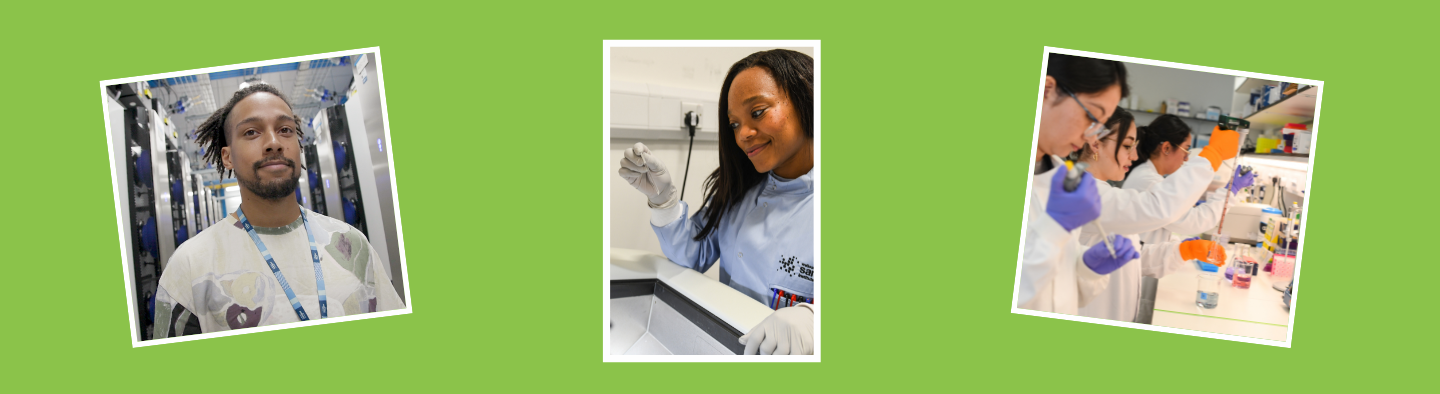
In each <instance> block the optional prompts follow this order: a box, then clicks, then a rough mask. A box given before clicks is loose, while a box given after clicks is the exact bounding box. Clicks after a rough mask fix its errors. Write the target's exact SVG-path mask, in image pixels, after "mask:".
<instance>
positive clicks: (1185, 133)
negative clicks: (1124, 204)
mask: <svg viewBox="0 0 1440 394" xmlns="http://www.w3.org/2000/svg"><path fill="white" fill-rule="evenodd" d="M1137 134H1138V135H1137V136H1136V137H1138V138H1140V146H1139V147H1138V148H1139V149H1138V150H1139V151H1140V160H1136V161H1135V165H1134V167H1130V168H1131V169H1132V170H1133V169H1134V168H1135V167H1139V166H1140V164H1143V163H1145V162H1147V161H1150V156H1151V155H1153V154H1155V151H1157V150H1159V149H1160V144H1161V143H1164V142H1169V143H1170V147H1172V148H1179V147H1180V144H1184V143H1185V140H1188V139H1190V125H1187V124H1185V121H1183V120H1180V117H1179V116H1175V115H1170V114H1165V115H1160V117H1158V118H1155V120H1153V121H1150V125H1149V126H1145V127H1141V128H1140V130H1139V132H1138V133H1137ZM1127 176H1128V174H1127Z"/></svg>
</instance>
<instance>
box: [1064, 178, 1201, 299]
mask: <svg viewBox="0 0 1440 394" xmlns="http://www.w3.org/2000/svg"><path fill="white" fill-rule="evenodd" d="M1146 164H1149V163H1146ZM1151 168H1154V167H1153V166H1152V167H1151ZM1214 175H1215V171H1213V170H1211V169H1210V162H1209V161H1207V160H1191V161H1187V162H1186V163H1185V165H1183V166H1181V167H1180V169H1179V170H1176V171H1175V174H1172V176H1170V177H1168V178H1164V179H1163V180H1161V181H1160V182H1157V183H1155V184H1153V185H1151V187H1149V188H1148V189H1146V190H1143V191H1142V190H1130V189H1119V188H1115V187H1112V186H1110V185H1109V184H1106V183H1104V182H1100V185H1099V186H1100V201H1101V204H1102V209H1101V211H1100V212H1101V213H1100V218H1099V219H1098V220H1099V222H1100V224H1101V225H1103V226H1104V227H1105V231H1108V232H1109V233H1110V234H1117V235H1121V236H1124V237H1126V238H1129V239H1130V241H1131V244H1132V245H1135V247H1136V251H1138V252H1139V253H1140V259H1137V260H1138V261H1130V262H1129V263H1127V264H1125V265H1124V266H1121V267H1120V268H1119V269H1117V270H1115V271H1114V272H1111V273H1110V274H1109V275H1108V276H1110V281H1109V285H1108V286H1106V287H1105V288H1104V289H1102V290H1101V291H1100V292H1099V293H1098V294H1096V295H1095V297H1094V299H1093V300H1092V301H1091V302H1089V303H1088V304H1084V305H1082V306H1081V308H1080V315H1082V316H1087V317H1094V318H1100V319H1110V320H1119V321H1134V320H1135V312H1136V311H1137V308H1139V305H1140V286H1141V280H1140V279H1141V276H1142V275H1148V274H1150V273H1151V272H1153V271H1156V270H1160V271H1164V270H1165V269H1166V267H1165V266H1164V265H1163V264H1162V265H1161V266H1159V267H1150V266H1148V265H1147V264H1145V263H1146V262H1151V263H1164V262H1166V261H1169V260H1170V258H1173V259H1174V260H1175V261H1176V262H1180V261H1179V258H1180V255H1179V253H1180V252H1179V244H1178V242H1177V243H1174V244H1171V243H1168V242H1166V243H1158V244H1146V245H1141V244H1140V243H1139V242H1136V241H1137V240H1139V239H1140V236H1139V235H1140V234H1141V233H1146V232H1150V231H1153V230H1156V229H1160V228H1163V227H1164V226H1166V225H1168V224H1170V223H1174V222H1175V221H1177V220H1181V218H1183V217H1184V216H1186V215H1187V214H1188V213H1190V211H1191V207H1194V205H1195V201H1198V200H1199V199H1200V196H1201V195H1202V194H1204V193H1205V188H1206V187H1207V186H1209V185H1210V180H1211V178H1213V177H1214ZM1132 176H1133V173H1132ZM1127 182H1128V181H1127ZM1080 232H1081V236H1080V244H1081V245H1084V246H1083V247H1085V248H1087V249H1088V248H1089V247H1090V246H1092V245H1096V244H1098V243H1100V242H1102V241H1101V236H1100V234H1099V230H1098V229H1097V228H1096V227H1095V225H1094V223H1091V224H1086V225H1085V226H1082V227H1081V228H1080ZM1170 251H1174V252H1173V253H1169V252H1170ZM1147 255H1148V256H1152V258H1151V259H1146V256H1147ZM1182 263H1183V262H1182Z"/></svg>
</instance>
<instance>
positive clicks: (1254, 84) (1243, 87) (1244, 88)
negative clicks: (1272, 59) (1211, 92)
mask: <svg viewBox="0 0 1440 394" xmlns="http://www.w3.org/2000/svg"><path fill="white" fill-rule="evenodd" d="M1265 85H1277V86H1278V85H1280V81H1276V80H1273V79H1260V78H1245V82H1243V83H1241V84H1240V87H1237V88H1235V93H1244V94H1250V90H1251V89H1260V90H1261V91H1264V90H1265Z"/></svg>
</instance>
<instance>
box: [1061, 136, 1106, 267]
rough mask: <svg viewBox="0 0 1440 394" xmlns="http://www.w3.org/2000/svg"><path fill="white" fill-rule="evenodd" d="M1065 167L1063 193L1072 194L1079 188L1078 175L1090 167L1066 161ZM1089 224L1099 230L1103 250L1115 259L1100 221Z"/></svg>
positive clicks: (1082, 163)
mask: <svg viewBox="0 0 1440 394" xmlns="http://www.w3.org/2000/svg"><path fill="white" fill-rule="evenodd" d="M1065 166H1066V167H1070V172H1068V173H1066V174H1065V191H1066V192H1073V191H1075V188H1077V187H1080V175H1081V174H1082V173H1084V172H1085V168H1086V167H1089V166H1090V165H1089V164H1085V163H1084V162H1080V163H1075V162H1072V161H1069V160H1066V161H1065ZM1091 223H1094V224H1095V229H1096V230H1100V239H1101V240H1103V241H1105V250H1109V251H1110V257H1112V258H1113V257H1115V245H1114V244H1111V243H1110V234H1109V233H1107V232H1105V228H1104V227H1100V220H1095V221H1093V222H1091Z"/></svg>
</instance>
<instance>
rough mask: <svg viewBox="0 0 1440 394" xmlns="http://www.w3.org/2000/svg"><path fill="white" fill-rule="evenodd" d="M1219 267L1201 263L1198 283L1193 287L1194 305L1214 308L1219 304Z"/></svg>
mask: <svg viewBox="0 0 1440 394" xmlns="http://www.w3.org/2000/svg"><path fill="white" fill-rule="evenodd" d="M1219 271H1220V267H1216V266H1213V265H1202V266H1201V267H1200V275H1199V278H1200V279H1199V283H1197V284H1196V287H1195V305H1196V306H1199V307H1201V308H1205V309H1215V307H1216V306H1219V305H1220V273H1219Z"/></svg>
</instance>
